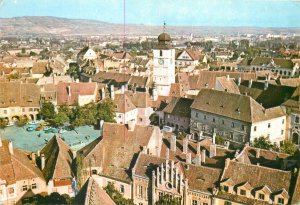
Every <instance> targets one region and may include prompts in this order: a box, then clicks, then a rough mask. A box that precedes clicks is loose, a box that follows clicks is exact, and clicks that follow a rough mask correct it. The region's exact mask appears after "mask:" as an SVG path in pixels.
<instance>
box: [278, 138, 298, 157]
mask: <svg viewBox="0 0 300 205" xmlns="http://www.w3.org/2000/svg"><path fill="white" fill-rule="evenodd" d="M280 151H281V152H283V153H286V154H289V155H295V153H296V152H297V146H296V145H295V144H294V143H293V142H292V141H290V140H285V141H284V142H283V144H282V145H281V146H280Z"/></svg>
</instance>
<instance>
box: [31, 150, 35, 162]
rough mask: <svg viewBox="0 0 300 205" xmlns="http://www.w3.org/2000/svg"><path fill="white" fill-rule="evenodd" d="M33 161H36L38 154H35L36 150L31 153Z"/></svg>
mask: <svg viewBox="0 0 300 205" xmlns="http://www.w3.org/2000/svg"><path fill="white" fill-rule="evenodd" d="M31 161H32V163H34V164H35V163H36V156H35V153H34V152H32V153H31Z"/></svg>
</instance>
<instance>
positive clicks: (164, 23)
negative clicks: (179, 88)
mask: <svg viewBox="0 0 300 205" xmlns="http://www.w3.org/2000/svg"><path fill="white" fill-rule="evenodd" d="M165 31H166V21H164V29H163V32H164V33H165Z"/></svg>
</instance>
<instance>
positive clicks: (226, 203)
mask: <svg viewBox="0 0 300 205" xmlns="http://www.w3.org/2000/svg"><path fill="white" fill-rule="evenodd" d="M224 205H232V203H231V202H229V201H225V202H224Z"/></svg>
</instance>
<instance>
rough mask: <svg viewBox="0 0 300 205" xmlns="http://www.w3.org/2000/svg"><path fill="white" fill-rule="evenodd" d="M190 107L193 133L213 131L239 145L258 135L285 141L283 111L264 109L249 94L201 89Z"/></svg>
mask: <svg viewBox="0 0 300 205" xmlns="http://www.w3.org/2000/svg"><path fill="white" fill-rule="evenodd" d="M191 110H192V111H191V127H190V129H191V132H192V133H194V134H195V136H199V134H200V132H204V133H207V134H208V135H213V133H215V134H218V135H221V136H224V137H226V139H228V140H230V141H231V142H233V143H237V144H240V145H242V144H245V143H247V142H253V140H254V139H255V138H257V137H260V136H264V137H268V138H269V139H270V141H271V142H273V143H277V144H279V143H281V142H282V141H283V140H285V130H286V115H285V112H284V110H283V109H282V108H281V107H274V108H269V109H265V108H264V107H263V106H261V105H260V104H259V103H257V102H256V101H255V100H254V99H252V98H251V97H249V96H245V95H239V94H233V93H228V92H222V91H217V90H209V89H202V90H200V92H199V94H198V95H197V97H196V99H195V100H194V102H193V104H192V106H191Z"/></svg>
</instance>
